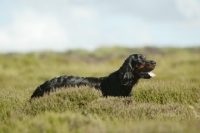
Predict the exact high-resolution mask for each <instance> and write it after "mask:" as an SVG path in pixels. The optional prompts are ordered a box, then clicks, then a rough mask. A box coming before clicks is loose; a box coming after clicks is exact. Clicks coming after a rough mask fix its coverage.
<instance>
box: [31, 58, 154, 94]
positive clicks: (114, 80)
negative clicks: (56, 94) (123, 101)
mask: <svg viewBox="0 0 200 133" xmlns="http://www.w3.org/2000/svg"><path fill="white" fill-rule="evenodd" d="M155 66H156V62H155V61H153V60H146V58H145V57H144V56H143V55H142V54H133V55H130V56H129V57H128V58H127V59H126V60H125V62H124V63H123V65H122V66H121V67H120V68H119V70H117V71H115V72H113V73H111V74H110V75H109V76H106V77H100V78H95V77H75V76H61V77H56V78H53V79H51V80H48V81H46V82H45V83H43V84H42V85H40V86H38V87H37V89H36V90H35V91H34V93H33V94H32V96H31V98H35V97H40V96H43V95H44V93H49V92H51V91H53V90H55V89H57V88H61V87H75V86H77V87H79V86H83V85H87V86H89V87H94V88H96V89H99V90H101V92H102V94H103V96H130V95H131V90H132V88H133V86H134V85H135V84H136V83H137V82H138V80H139V79H140V78H150V76H149V75H148V74H147V73H148V72H150V71H152V70H153V69H154V68H155Z"/></svg>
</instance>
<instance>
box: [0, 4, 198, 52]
mask: <svg viewBox="0 0 200 133" xmlns="http://www.w3.org/2000/svg"><path fill="white" fill-rule="evenodd" d="M0 9H1V12H0V52H1V53H6V52H29V51H38V50H40V51H41V50H55V51H65V50H67V49H74V48H84V49H88V50H93V49H95V48H98V47H101V46H116V45H118V46H119V45H120V46H125V47H143V46H158V47H163V46H164V47H168V46H173V47H191V46H200V0H151V1H150V0H109V1H108V0H0Z"/></svg>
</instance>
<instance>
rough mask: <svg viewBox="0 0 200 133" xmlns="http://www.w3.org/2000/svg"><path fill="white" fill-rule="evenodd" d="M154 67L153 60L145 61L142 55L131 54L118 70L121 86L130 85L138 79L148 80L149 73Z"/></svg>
mask: <svg viewBox="0 0 200 133" xmlns="http://www.w3.org/2000/svg"><path fill="white" fill-rule="evenodd" d="M155 66H156V62H155V61H153V60H147V59H146V58H145V56H144V55H142V54H132V55H130V56H129V57H128V58H127V59H126V60H125V62H124V64H123V65H122V66H121V68H120V69H119V72H120V81H121V82H122V83H121V84H127V83H129V82H130V83H131V82H132V80H138V79H139V78H150V76H149V74H148V73H149V72H150V71H152V70H153V69H154V68H155Z"/></svg>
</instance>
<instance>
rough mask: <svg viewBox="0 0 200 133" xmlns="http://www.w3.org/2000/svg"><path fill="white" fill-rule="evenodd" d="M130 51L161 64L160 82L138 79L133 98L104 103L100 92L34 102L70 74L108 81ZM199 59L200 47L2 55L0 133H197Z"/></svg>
mask: <svg viewBox="0 0 200 133" xmlns="http://www.w3.org/2000/svg"><path fill="white" fill-rule="evenodd" d="M120 51H122V52H120ZM132 53H142V54H144V55H146V57H147V58H148V59H149V58H150V59H154V60H156V61H157V66H156V69H155V70H154V73H155V74H156V75H157V76H156V77H155V78H152V79H150V80H145V79H142V80H140V82H139V83H138V85H137V86H135V87H134V89H133V96H132V97H129V98H122V97H121V98H117V97H108V98H104V97H102V96H101V93H100V91H97V90H95V89H92V88H88V87H82V88H68V89H66V88H62V89H60V90H59V91H57V92H55V93H51V94H50V95H45V96H44V97H42V98H39V99H35V100H32V101H30V96H31V94H32V92H33V91H34V90H35V88H36V87H37V86H38V85H40V84H41V83H43V82H44V81H45V80H48V79H51V78H53V77H55V76H60V75H65V74H66V75H79V76H96V77H98V76H105V75H108V74H109V73H110V72H113V71H114V70H117V69H118V68H119V67H120V66H121V64H122V63H123V61H124V60H125V58H126V57H127V56H129V55H130V54H132ZM199 55H200V49H199V48H185V49H178V48H163V49H160V48H150V47H147V48H138V49H128V48H120V47H116V48H100V49H98V50H96V51H95V52H87V51H84V50H75V51H67V52H65V53H54V52H41V53H36V52H35V53H28V54H17V53H16V54H2V55H0V60H1V64H0V75H1V77H0V99H1V100H0V132H1V133H7V132H15V133H35V132H38V133H46V132H48V133H54V132H60V133H62V132H63V133H68V132H70V133H73V132H76V133H78V132H88V133H90V132H91V133H94V132H95V133H96V132H97V133H105V132H109V133H117V132H119V133H120V132H127V133H129V132H130V133H133V132H136V133H146V132H150V133H151V132H152V133H158V132H162V133H163V132H170V133H173V132H174V133H184V132H185V133H188V132H190V133H195V132H199V126H200V82H199V81H200V76H199V73H198V72H199V66H200V62H199V60H200V56H199Z"/></svg>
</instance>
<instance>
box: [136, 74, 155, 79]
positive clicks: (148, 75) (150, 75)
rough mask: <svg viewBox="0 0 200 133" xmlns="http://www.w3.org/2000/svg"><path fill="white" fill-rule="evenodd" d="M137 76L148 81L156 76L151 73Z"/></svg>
mask: <svg viewBox="0 0 200 133" xmlns="http://www.w3.org/2000/svg"><path fill="white" fill-rule="evenodd" d="M139 75H140V77H141V78H146V79H149V78H152V77H155V76H156V75H155V74H154V73H152V72H141V73H140V74H139Z"/></svg>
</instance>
